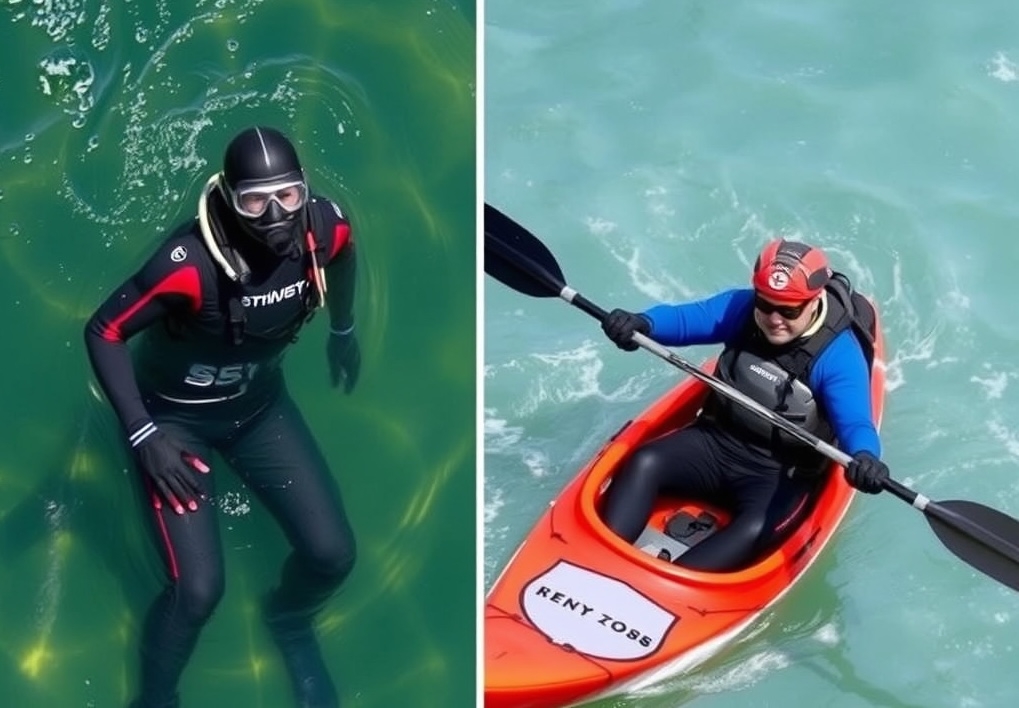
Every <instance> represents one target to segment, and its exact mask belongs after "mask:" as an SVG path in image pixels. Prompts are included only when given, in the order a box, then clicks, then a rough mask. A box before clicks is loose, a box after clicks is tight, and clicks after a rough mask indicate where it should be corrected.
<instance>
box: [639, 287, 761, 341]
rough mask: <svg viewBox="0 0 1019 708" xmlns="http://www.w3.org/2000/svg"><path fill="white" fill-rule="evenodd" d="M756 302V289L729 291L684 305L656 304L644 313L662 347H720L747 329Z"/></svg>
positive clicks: (653, 334) (652, 334) (655, 338)
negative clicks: (704, 345)
mask: <svg viewBox="0 0 1019 708" xmlns="http://www.w3.org/2000/svg"><path fill="white" fill-rule="evenodd" d="M753 299H754V295H753V290H750V289H741V290H726V291H724V292H721V293H718V294H717V295H713V296H711V297H709V298H706V299H704V300H696V301H694V302H688V303H683V304H681V305H656V306H654V307H652V308H650V309H649V310H646V311H645V312H644V313H643V314H644V316H645V317H647V318H648V319H649V320H650V321H651V336H652V338H654V340H655V341H656V342H658V343H659V344H664V345H666V346H674V347H683V346H688V345H693V344H718V343H720V342H726V341H729V340H730V339H732V338H733V337H734V336H735V335H736V334H737V332H739V330H740V328H741V327H743V325H744V324H745V323H746V319H747V317H748V316H749V315H750V310H751V308H752V307H753Z"/></svg>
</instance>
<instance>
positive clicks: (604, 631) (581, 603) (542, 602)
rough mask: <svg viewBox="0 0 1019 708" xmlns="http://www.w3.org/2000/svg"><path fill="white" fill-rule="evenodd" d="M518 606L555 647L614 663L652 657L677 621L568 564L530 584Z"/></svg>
mask: <svg viewBox="0 0 1019 708" xmlns="http://www.w3.org/2000/svg"><path fill="white" fill-rule="evenodd" d="M521 604H522V605H523V608H524V614H525V615H526V616H527V619H528V620H530V621H531V624H533V625H534V626H535V627H536V628H537V629H538V630H539V631H541V632H542V633H543V634H544V635H545V636H547V637H548V638H549V639H550V640H552V641H553V642H554V643H556V644H568V645H570V646H571V647H573V649H574V650H576V651H578V652H580V653H581V654H587V655H588V656H592V657H596V658H600V659H613V660H615V661H631V660H633V659H641V658H643V657H645V656H649V655H651V654H653V653H655V652H656V651H658V648H659V647H660V646H661V644H662V640H663V639H665V635H666V634H667V633H668V631H669V629H670V628H671V627H672V625H673V624H674V623H675V622H676V621H677V619H678V618H677V617H676V616H675V615H673V614H672V613H671V612H668V611H666V610H665V609H664V608H663V607H661V606H660V605H659V604H658V603H656V602H654V601H652V600H651V599H650V598H648V597H647V596H645V595H643V594H642V593H639V592H637V591H636V590H634V589H633V588H632V587H630V586H629V585H627V584H626V583H623V582H621V581H619V580H615V579H613V578H609V577H606V576H604V575H601V574H600V573H595V572H592V571H590V570H588V569H586V568H581V567H579V566H576V565H573V564H572V563H567V562H566V561H559V562H558V563H557V564H556V565H555V566H553V567H552V568H550V569H549V570H547V571H545V572H544V573H542V574H541V575H539V576H537V577H536V578H535V579H534V580H532V581H531V582H530V583H528V584H527V586H526V587H524V591H523V598H522V602H521Z"/></svg>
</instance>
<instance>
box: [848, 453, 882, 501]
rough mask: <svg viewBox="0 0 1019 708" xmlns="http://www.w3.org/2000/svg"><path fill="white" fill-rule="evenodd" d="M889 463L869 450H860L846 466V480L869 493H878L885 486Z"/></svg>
mask: <svg viewBox="0 0 1019 708" xmlns="http://www.w3.org/2000/svg"><path fill="white" fill-rule="evenodd" d="M888 476H889V473H888V465H886V464H885V463H884V462H882V461H881V460H879V459H877V458H876V457H874V456H873V455H872V454H870V453H869V452H859V453H857V454H856V455H855V456H854V457H853V461H852V462H850V463H849V466H848V467H846V481H847V482H849V484H851V485H852V486H854V487H856V488H857V489H859V490H860V491H861V492H865V493H867V494H877V493H878V492H880V491H882V490H883V489H884V488H885V482H886V481H887V480H888Z"/></svg>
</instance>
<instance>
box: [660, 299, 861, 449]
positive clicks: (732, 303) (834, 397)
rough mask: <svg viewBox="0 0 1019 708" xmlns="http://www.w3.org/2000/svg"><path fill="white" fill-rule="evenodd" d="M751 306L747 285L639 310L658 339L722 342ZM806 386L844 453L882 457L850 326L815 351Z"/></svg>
mask: <svg viewBox="0 0 1019 708" xmlns="http://www.w3.org/2000/svg"><path fill="white" fill-rule="evenodd" d="M753 306H754V291H753V290H752V289H750V288H746V289H737V290H726V291H724V292H721V293H718V294H717V295H713V296H712V297H709V298H706V299H704V300H696V301H694V302H688V303H683V304H681V305H656V306H654V307H652V308H650V309H648V310H646V311H645V312H644V313H643V314H644V316H645V317H647V318H648V319H649V320H650V321H651V337H652V338H653V339H654V340H655V341H656V342H658V343H659V344H664V345H666V346H676V347H682V346H689V345H693V344H719V343H721V344H727V343H729V342H731V341H733V340H734V339H735V338H736V336H737V335H738V334H739V332H740V330H741V329H742V328H743V327H744V326H745V325H746V322H747V319H748V318H749V317H751V316H752V310H753ZM808 385H809V386H810V389H811V390H812V391H813V392H814V396H815V397H816V398H817V400H818V401H820V403H821V405H822V406H823V408H824V411H825V413H826V414H827V416H828V420H829V422H830V423H831V426H832V430H833V431H834V433H835V436H836V438H838V441H839V445H840V446H841V448H842V449H843V450H844V451H845V452H846V453H847V454H849V455H855V454H856V453H858V452H862V451H867V452H870V453H871V454H873V455H874V456H875V457H880V456H881V441H880V438H879V437H878V433H877V429H876V428H875V427H874V421H873V417H872V416H871V398H870V372H869V371H868V369H867V360H866V357H865V356H864V354H863V349H862V348H861V347H860V343H859V341H858V340H857V339H856V335H854V334H853V332H852V330H850V329H846V330H844V331H842V332H839V334H838V335H836V336H835V338H834V339H833V340H832V341H831V342H830V343H829V344H828V346H827V347H825V348H824V349H823V350H822V351H821V352H820V353H819V354H818V355H817V359H815V360H814V366H813V368H812V369H811V370H810V377H809V380H808Z"/></svg>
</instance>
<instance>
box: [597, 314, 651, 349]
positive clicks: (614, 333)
mask: <svg viewBox="0 0 1019 708" xmlns="http://www.w3.org/2000/svg"><path fill="white" fill-rule="evenodd" d="M601 328H602V331H603V332H605V334H606V335H607V336H608V338H609V339H611V340H612V341H613V342H614V343H615V345H616V346H617V347H619V348H620V349H623V350H625V351H628V352H632V351H633V350H635V349H637V348H638V345H637V343H636V342H634V341H633V333H634V332H640V333H641V334H643V335H645V336H647V335H649V334H651V322H650V320H648V318H647V317H645V316H644V315H635V314H634V313H632V312H627V311H626V310H620V309H618V308H616V309H615V310H613V311H612V312H610V313H609V315H608V317H606V318H605V319H604V320H603V321H602V323H601Z"/></svg>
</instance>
